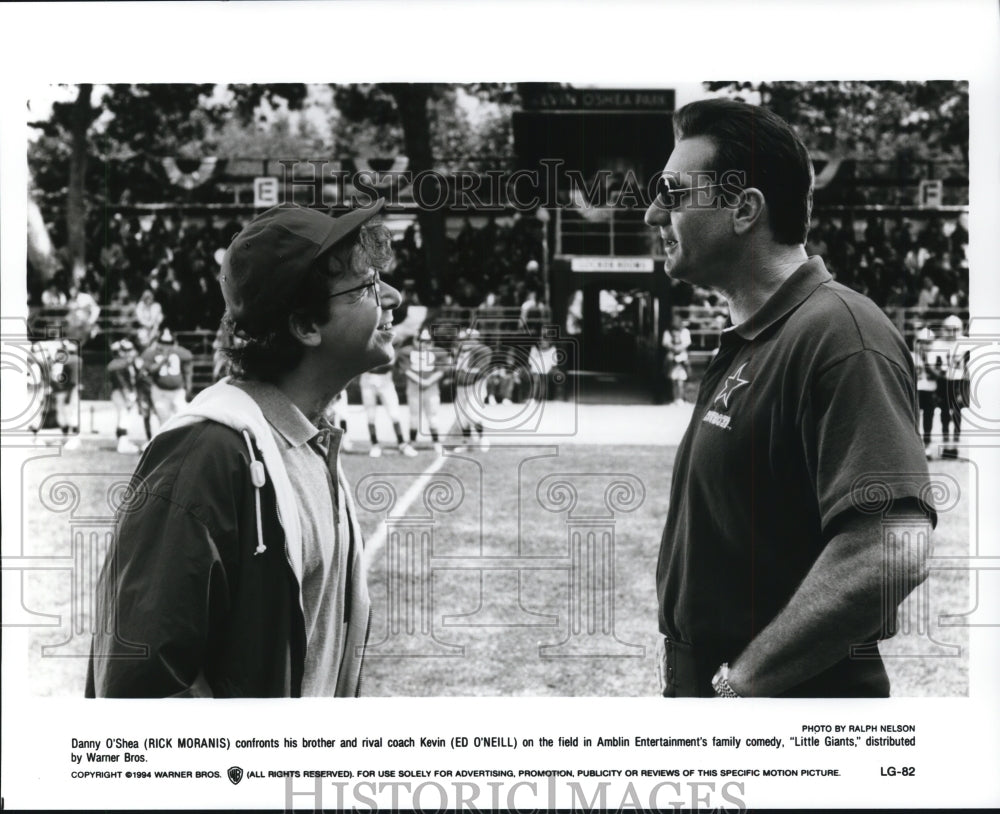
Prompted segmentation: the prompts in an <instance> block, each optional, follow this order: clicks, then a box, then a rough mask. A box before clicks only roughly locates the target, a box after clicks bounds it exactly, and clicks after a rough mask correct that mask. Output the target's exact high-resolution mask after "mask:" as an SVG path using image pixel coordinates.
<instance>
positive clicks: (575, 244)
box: [555, 206, 663, 257]
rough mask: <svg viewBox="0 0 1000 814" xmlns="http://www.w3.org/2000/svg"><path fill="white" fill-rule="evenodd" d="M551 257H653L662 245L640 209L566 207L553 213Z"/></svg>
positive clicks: (660, 249)
mask: <svg viewBox="0 0 1000 814" xmlns="http://www.w3.org/2000/svg"><path fill="white" fill-rule="evenodd" d="M555 216H556V223H555V237H556V245H555V255H556V256H557V257H567V256H573V255H598V256H623V257H629V256H632V257H634V256H642V257H649V256H651V255H652V256H656V257H661V256H662V254H663V246H662V245H661V244H660V241H659V240H658V239H657V237H656V234H655V231H654V230H653V229H651V228H650V227H649V226H647V225H646V223H645V221H644V220H643V218H644V217H645V211H644V210H643V209H616V208H615V207H611V206H606V207H593V208H567V209H557V210H556V211H555Z"/></svg>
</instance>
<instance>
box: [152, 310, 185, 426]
mask: <svg viewBox="0 0 1000 814" xmlns="http://www.w3.org/2000/svg"><path fill="white" fill-rule="evenodd" d="M142 363H143V368H144V369H145V370H146V372H147V375H148V376H149V380H150V398H151V399H152V402H153V412H155V413H156V418H157V419H158V420H159V422H160V425H161V426H162V425H163V424H165V423H166V421H167V420H168V419H169V418H170V417H171V416H173V415H174V414H175V413H176V412H177V411H178V410H180V409H181V407H183V406H184V404H185V403H186V402H187V400H188V398H189V397H190V394H191V377H192V365H191V363H192V357H191V351H189V350H188V349H187V348H182V347H181V346H180V345H178V344H177V341H176V340H175V339H174V335H173V333H171V331H170V329H169V328H164V329H163V331H162V332H161V333H160V338H159V340H158V341H157V342H155V343H153V345H152V346H150V347H149V348H147V349H146V352H145V353H144V354H143V355H142Z"/></svg>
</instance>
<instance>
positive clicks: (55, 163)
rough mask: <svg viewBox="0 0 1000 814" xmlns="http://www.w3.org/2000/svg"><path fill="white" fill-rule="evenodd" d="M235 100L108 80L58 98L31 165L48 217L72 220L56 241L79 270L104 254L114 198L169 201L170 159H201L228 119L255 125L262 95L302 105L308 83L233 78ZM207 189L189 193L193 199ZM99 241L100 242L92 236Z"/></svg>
mask: <svg viewBox="0 0 1000 814" xmlns="http://www.w3.org/2000/svg"><path fill="white" fill-rule="evenodd" d="M229 90H230V94H231V97H232V98H231V101H230V102H227V103H221V104H216V103H213V102H212V96H213V94H214V93H215V91H216V86H215V85H213V84H199V85H195V84H179V83H175V84H135V85H124V84H120V85H107V86H103V87H99V88H98V90H97V92H95V88H94V86H93V85H90V84H81V85H79V86H77V88H76V95H75V98H74V99H73V100H72V101H70V102H57V103H55V104H54V105H53V106H52V113H51V115H50V117H49V118H48V119H47V120H46V121H37V122H32V126H33V127H35V128H37V130H38V132H39V137H38V138H37V139H35V140H34V141H32V142H31V143H30V144H29V149H28V163H29V167H30V170H31V174H32V178H33V180H34V184H35V187H36V188H37V190H38V192H39V207H40V209H41V211H42V213H43V216H44V218H45V220H46V221H47V222H49V223H58V222H62V223H65V233H64V234H60V232H59V231H58V230H57V231H56V234H55V242H56V243H57V245H58V244H62V245H65V247H66V250H65V252H64V254H65V255H68V256H67V257H66V261H67V263H68V265H70V266H71V268H72V274H73V278H74V279H75V280H77V281H78V280H80V279H81V278H82V277H83V275H84V274H85V273H86V267H87V261H88V259H89V260H90V261H91V262H96V260H97V256H96V253H95V251H94V250H93V249H88V241H87V236H88V234H91V235H93V234H99V233H100V230H101V229H102V226H103V224H104V221H105V219H106V218H107V217H108V206H109V205H114V204H118V203H122V202H123V201H127V200H134V199H138V200H159V199H162V194H163V187H164V178H163V173H164V169H163V165H162V159H163V158H164V157H170V158H177V159H180V160H181V161H184V160H185V159H187V160H192V161H198V160H199V159H200V158H202V157H204V156H206V155H210V154H212V152H213V150H212V143H211V137H212V136H213V134H217V133H218V132H219V131H220V128H222V127H223V126H224V125H225V123H226V122H227V121H230V120H234V119H235V120H238V121H240V122H243V123H244V124H245V123H248V122H249V121H250V120H251V119H252V118H253V114H254V111H255V110H256V109H257V106H258V105H259V104H260V103H261V101H262V100H263V101H268V102H274V101H275V100H277V99H283V100H285V103H286V104H287V106H288V107H289V108H290V109H294V108H295V107H297V106H299V105H301V103H302V100H303V99H304V98H305V96H306V86H305V85H290V84H282V85H234V86H229ZM198 194H199V193H198V191H197V190H196V191H194V192H192V193H190V196H191V197H192V199H195V198H196V196H197V195H198ZM90 242H91V243H93V244H98V249H99V243H100V242H99V241H93V240H92V241H90Z"/></svg>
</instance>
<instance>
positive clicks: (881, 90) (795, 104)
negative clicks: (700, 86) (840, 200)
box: [705, 81, 969, 164]
mask: <svg viewBox="0 0 1000 814" xmlns="http://www.w3.org/2000/svg"><path fill="white" fill-rule="evenodd" d="M705 86H706V88H707V89H708V90H711V91H715V92H717V93H720V94H722V95H727V96H731V97H732V98H736V99H743V100H745V101H751V100H756V98H759V100H760V103H761V104H763V105H765V106H767V107H768V108H770V109H771V110H773V111H774V112H775V113H777V114H778V115H779V116H781V117H782V118H784V119H785V120H786V121H788V122H789V123H790V124H792V125H793V126H794V127H795V128H796V130H797V131H798V133H799V136H800V137H801V138H802V140H803V141H804V142H805V143H806V146H807V147H809V148H810V150H815V151H821V152H825V153H829V154H832V155H840V156H845V157H852V158H867V159H879V160H885V161H889V160H909V161H912V160H921V159H925V160H926V159H931V160H942V159H954V160H959V161H964V162H965V163H966V164H967V163H968V157H969V85H968V82H960V81H932V82H888V81H873V82H855V81H836V82H761V83H750V82H706V83H705Z"/></svg>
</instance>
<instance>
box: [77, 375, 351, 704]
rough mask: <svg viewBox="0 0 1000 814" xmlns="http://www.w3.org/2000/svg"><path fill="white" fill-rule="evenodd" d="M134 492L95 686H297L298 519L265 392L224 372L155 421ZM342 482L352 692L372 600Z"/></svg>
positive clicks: (146, 691)
mask: <svg viewBox="0 0 1000 814" xmlns="http://www.w3.org/2000/svg"><path fill="white" fill-rule="evenodd" d="M338 477H339V478H340V480H341V482H343V476H342V473H341V472H340V470H339V466H338ZM129 493H130V494H129V497H128V499H127V500H126V501H125V502H124V503H123V505H122V506H121V508H120V509H119V512H118V517H117V520H116V533H115V539H114V541H113V542H112V544H111V547H110V549H109V552H108V557H107V560H106V561H105V565H104V568H103V570H102V572H101V576H100V581H99V586H98V592H97V625H96V627H97V633H95V635H94V639H93V643H92V645H91V656H90V662H89V665H88V671H87V686H86V694H87V696H88V697H94V696H113V697H164V696H215V697H268V696H277V697H282V696H299V695H301V690H302V677H303V669H304V664H305V648H306V633H305V619H304V614H303V610H302V607H303V606H302V597H301V587H300V578H301V572H302V540H301V528H300V525H299V517H298V510H297V508H296V503H295V495H294V493H293V491H292V487H291V483H290V482H289V479H288V474H287V472H286V471H285V467H284V464H283V462H282V459H281V453H280V451H279V449H278V446H277V444H276V443H275V440H274V437H273V435H272V432H271V429H270V425H269V424H268V423H267V420H266V419H265V418H264V415H263V413H262V412H261V409H260V407H259V406H258V405H257V403H256V402H255V401H254V400H253V399H252V398H251V397H250V396H249V395H247V394H246V393H245V392H243V390H241V389H240V388H238V387H234V386H232V385H231V384H229V383H228V382H227V381H226V380H223V381H222V382H219V383H218V384H215V385H213V386H212V387H210V388H208V389H206V390H204V391H203V392H202V393H201V394H199V396H198V397H197V398H196V399H195V400H194V401H193V402H191V404H189V405H188V406H187V408H186V409H185V410H184V411H183V412H182V413H180V414H178V415H177V416H175V417H174V418H173V419H171V421H169V422H168V423H167V424H165V425H164V426H163V427H162V428H161V430H160V432H159V433H157V436H156V438H155V439H154V441H153V443H152V444H150V446H149V448H148V449H147V451H146V453H145V454H144V455H143V457H142V458H141V459H140V461H139V465H138V467H137V468H136V471H135V473H134V474H133V476H132V480H131V482H130V489H129ZM342 494H344V495H345V496H346V499H347V514H348V518H349V523H350V526H351V528H350V532H351V534H353V535H354V539H355V540H357V541H358V543H359V544H358V545H356V546H354V551H355V558H354V561H353V562H352V563H351V577H352V579H350V581H349V582H350V584H351V585H352V590H351V592H350V594H349V596H350V604H351V607H350V619H345V618H335V619H331V620H330V621H329V624H331V625H333V624H345V623H348V624H349V629H348V634H347V646H346V647H345V655H344V658H345V660H348V664H347V665H346V669H347V670H348V671H349V672H348V679H349V683H351V684H353V687H354V694H358V691H359V689H360V680H361V675H360V662H361V657H360V653H361V652H362V651H363V649H364V645H365V643H366V640H367V632H368V621H369V616H370V600H369V597H368V591H367V586H366V582H365V579H364V564H363V552H362V546H361V544H360V541H361V539H362V538H361V531H360V528H359V527H358V524H357V520H356V515H357V512H356V511H355V508H354V505H353V502H352V501H351V499H350V490H349V489H347V488H344V489H342Z"/></svg>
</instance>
